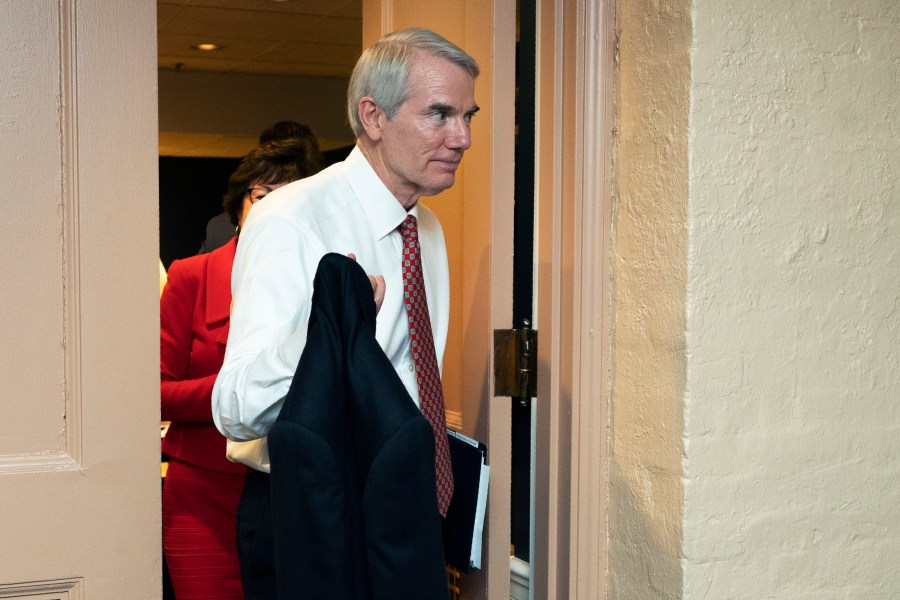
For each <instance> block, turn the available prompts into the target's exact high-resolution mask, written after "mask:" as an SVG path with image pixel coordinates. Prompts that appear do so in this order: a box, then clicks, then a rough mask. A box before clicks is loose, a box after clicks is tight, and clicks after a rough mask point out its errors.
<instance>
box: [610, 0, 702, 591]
mask: <svg viewBox="0 0 900 600" xmlns="http://www.w3.org/2000/svg"><path fill="white" fill-rule="evenodd" d="M690 16H691V15H690V1H689V0H676V1H672V2H667V3H665V5H664V6H659V3H656V2H644V1H637V0H622V1H620V2H619V6H618V13H617V19H618V23H619V25H618V26H619V32H620V39H619V68H620V71H619V73H620V74H619V93H618V111H619V114H618V119H619V127H618V130H619V134H618V139H617V148H616V161H617V167H616V179H617V188H618V193H617V202H616V206H615V209H614V215H615V216H614V222H613V227H614V242H613V258H612V270H613V280H614V282H613V304H614V319H615V321H614V326H613V327H614V334H613V335H614V337H613V339H614V345H613V375H612V378H613V394H612V406H611V409H610V422H611V436H610V443H611V449H610V450H611V451H610V456H611V465H610V498H609V530H610V534H609V535H610V542H609V572H610V578H609V595H610V598H618V599H622V600H625V599H634V598H640V599H641V600H651V599H654V598H678V597H680V596H679V595H678V591H679V590H680V588H681V577H682V576H681V566H680V559H681V541H682V510H681V503H682V491H683V490H682V444H681V436H682V422H683V408H682V395H683V392H684V378H685V368H686V356H685V346H684V344H685V340H684V330H685V318H684V303H685V293H686V277H687V226H686V221H685V219H686V211H687V206H688V155H687V142H688V114H689V86H690V55H689V50H690V36H691V21H690Z"/></svg>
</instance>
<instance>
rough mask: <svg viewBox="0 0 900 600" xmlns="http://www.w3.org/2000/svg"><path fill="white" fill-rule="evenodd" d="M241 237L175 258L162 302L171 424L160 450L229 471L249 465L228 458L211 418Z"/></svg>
mask: <svg viewBox="0 0 900 600" xmlns="http://www.w3.org/2000/svg"><path fill="white" fill-rule="evenodd" d="M236 249H237V239H236V238H235V239H233V240H231V241H230V242H228V243H227V244H225V245H224V246H222V247H221V248H217V249H216V250H214V251H212V252H210V253H208V254H200V255H197V256H191V257H189V258H185V259H183V260H176V261H175V262H173V263H172V265H171V266H170V267H169V273H168V277H169V280H168V283H166V287H165V289H164V290H163V294H162V297H161V298H160V300H159V317H160V365H159V375H160V395H161V398H162V403H161V411H160V412H161V416H162V419H163V420H164V421H172V424H171V426H170V427H169V431H168V433H166V437H165V438H164V439H163V443H162V451H163V452H165V453H166V454H168V455H169V456H171V457H174V458H177V459H179V460H182V461H184V462H187V463H190V464H193V465H196V466H199V467H204V468H207V469H213V470H216V471H221V472H225V473H244V472H246V467H245V466H244V465H241V464H236V463H232V462H229V461H228V459H226V458H225V437H224V436H222V434H221V433H219V431H218V430H217V429H216V427H215V425H214V424H213V420H212V389H213V384H214V383H215V381H216V375H217V374H218V373H219V369H221V368H222V361H223V359H224V358H225V342H226V341H227V340H228V323H229V311H230V309H231V266H232V264H233V263H234V252H235V250H236Z"/></svg>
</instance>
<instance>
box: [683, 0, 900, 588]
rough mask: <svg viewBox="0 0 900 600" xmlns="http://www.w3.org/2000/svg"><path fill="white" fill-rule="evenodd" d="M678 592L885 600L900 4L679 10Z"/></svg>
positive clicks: (899, 196) (894, 552)
mask: <svg viewBox="0 0 900 600" xmlns="http://www.w3.org/2000/svg"><path fill="white" fill-rule="evenodd" d="M694 46H695V50H694V56H693V61H692V62H693V65H692V70H693V83H692V86H691V89H692V95H693V103H692V110H691V121H692V127H691V152H690V154H689V158H690V162H691V173H690V183H691V194H690V204H689V206H690V209H689V213H690V216H689V219H688V221H689V229H690V231H691V236H690V238H691V239H690V252H689V259H688V264H689V273H690V276H689V284H688V301H687V305H686V314H687V317H688V323H687V353H688V356H690V359H689V361H688V378H687V393H686V395H685V416H686V424H687V425H686V428H685V438H686V440H687V447H688V448H689V450H688V452H687V453H686V463H685V467H686V470H685V516H684V518H685V521H684V528H685V540H684V579H685V593H684V597H685V598H706V597H709V598H722V597H732V598H768V597H771V598H792V599H800V598H804V599H805V598H809V599H813V598H815V599H818V598H828V597H835V596H836V595H839V596H841V597H852V598H892V597H896V596H897V595H900V575H898V572H897V569H896V565H897V564H898V559H900V520H898V519H897V518H896V508H897V506H898V505H900V453H898V452H897V443H898V439H900V438H898V426H900V410H898V405H897V400H898V399H900V376H898V366H900V364H898V363H900V360H898V359H900V354H898V342H900V315H898V314H897V309H898V307H900V277H898V275H900V271H898V267H900V265H898V258H900V188H898V180H900V145H898V123H900V109H898V98H900V4H898V3H897V2H895V1H894V0H867V1H865V2H859V1H858V0H841V1H837V2H831V3H828V4H823V3H818V2H793V3H787V2H778V1H770V2H753V3H747V2H737V1H730V2H722V1H720V0H715V1H711V0H699V1H697V2H696V4H695V15H694Z"/></svg>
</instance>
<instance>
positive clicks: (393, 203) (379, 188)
mask: <svg viewBox="0 0 900 600" xmlns="http://www.w3.org/2000/svg"><path fill="white" fill-rule="evenodd" d="M343 168H344V175H345V176H346V177H347V181H348V182H349V183H350V187H351V188H353V192H354V194H356V197H357V198H358V199H359V203H360V205H361V206H362V209H363V211H364V212H365V213H366V220H367V221H368V223H369V227H370V228H371V230H372V235H373V236H374V237H375V239H378V240H380V239H381V238H383V237H384V236H386V235H388V234H390V233H391V232H392V231H394V230H396V229H397V227H399V226H400V224H401V223H403V220H404V219H406V215H407V214H411V215H414V216H416V218H418V204H416V206H413V207H412V209H410V211H409V212H408V213H407V211H406V209H404V208H403V206H402V205H401V204H400V202H399V201H398V200H397V198H395V197H394V195H393V194H392V193H391V192H390V190H388V189H387V187H385V185H384V182H382V181H381V179H379V177H378V175H376V174H375V170H374V169H372V165H370V164H369V161H368V160H367V159H366V157H365V156H364V155H363V153H362V151H361V150H360V149H359V146H354V147H353V150H351V151H350V155H349V156H347V158H346V159H345V160H344V163H343Z"/></svg>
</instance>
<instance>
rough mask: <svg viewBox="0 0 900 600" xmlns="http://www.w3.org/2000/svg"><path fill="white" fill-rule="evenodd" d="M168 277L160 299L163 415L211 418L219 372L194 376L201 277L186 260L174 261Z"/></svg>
mask: <svg viewBox="0 0 900 600" xmlns="http://www.w3.org/2000/svg"><path fill="white" fill-rule="evenodd" d="M168 277H169V280H168V283H166V287H165V289H164V290H163V294H162V297H161V298H160V301H159V321H160V365H159V375H160V399H161V404H160V415H161V417H162V419H163V420H164V421H194V422H209V421H212V408H211V397H212V389H213V384H214V383H215V381H216V374H215V373H213V374H210V375H207V376H205V377H199V378H191V377H190V365H191V346H192V342H193V328H192V323H193V319H194V310H195V309H196V305H197V292H198V288H199V285H200V282H199V278H198V277H196V275H195V274H193V273H192V272H191V271H190V269H188V268H186V267H185V264H184V263H183V262H182V261H175V262H173V263H172V266H171V267H170V268H169V274H168Z"/></svg>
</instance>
